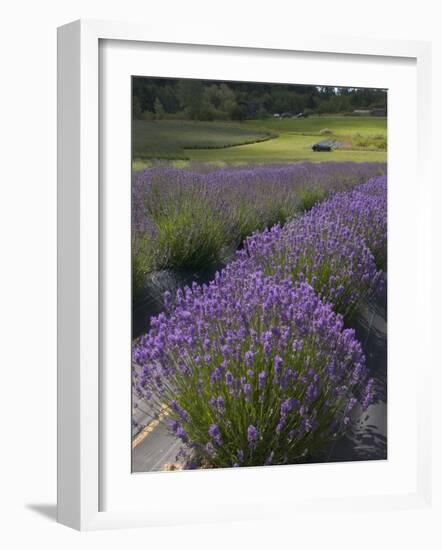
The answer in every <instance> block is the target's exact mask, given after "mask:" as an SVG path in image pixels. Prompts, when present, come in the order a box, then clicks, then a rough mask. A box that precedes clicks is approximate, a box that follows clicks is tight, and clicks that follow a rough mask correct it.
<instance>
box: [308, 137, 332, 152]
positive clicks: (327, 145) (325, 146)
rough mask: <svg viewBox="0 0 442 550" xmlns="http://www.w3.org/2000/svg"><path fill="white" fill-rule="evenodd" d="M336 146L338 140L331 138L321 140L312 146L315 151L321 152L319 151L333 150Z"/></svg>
mask: <svg viewBox="0 0 442 550" xmlns="http://www.w3.org/2000/svg"><path fill="white" fill-rule="evenodd" d="M335 147H336V142H335V141H333V140H331V139H326V140H324V141H320V142H319V143H315V144H314V145H313V146H312V149H313V151H316V152H319V151H333V149H334V148H335Z"/></svg>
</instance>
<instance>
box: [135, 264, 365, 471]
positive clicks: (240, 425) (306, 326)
mask: <svg viewBox="0 0 442 550" xmlns="http://www.w3.org/2000/svg"><path fill="white" fill-rule="evenodd" d="M234 267H235V269H229V270H227V271H224V272H222V273H221V274H218V276H217V277H216V279H215V281H213V282H212V283H211V284H210V285H208V286H199V285H196V284H195V285H193V287H192V289H190V288H187V289H186V290H185V291H184V292H181V291H179V292H178V295H177V298H176V303H175V304H174V306H173V307H171V309H170V310H169V311H167V312H166V313H162V314H160V315H159V316H158V317H157V318H156V319H155V320H154V321H153V322H152V329H151V331H150V332H149V333H148V334H147V335H146V336H144V337H142V338H141V339H140V341H139V343H138V344H137V345H136V346H135V347H134V350H133V360H134V362H135V364H137V365H138V366H140V367H141V371H140V374H139V375H137V377H136V379H135V384H136V388H137V390H138V392H139V394H140V395H141V396H142V397H143V398H144V399H147V400H149V401H151V402H153V403H154V404H156V407H157V408H160V407H162V406H163V404H164V403H166V404H168V405H169V407H170V420H169V427H170V429H171V430H172V431H173V433H174V434H175V435H176V436H177V437H179V438H180V439H181V440H182V442H183V443H184V444H185V445H186V446H187V447H188V449H190V450H191V454H192V459H193V461H196V462H197V464H199V465H200V464H203V465H206V466H211V467H228V466H250V465H264V464H285V463H294V462H300V461H303V460H305V459H306V458H307V456H309V455H311V454H312V453H315V452H317V451H318V450H320V449H322V448H324V446H325V445H327V444H328V443H330V441H332V440H333V439H334V438H335V437H336V436H337V435H338V434H339V433H341V432H342V430H343V429H345V426H346V425H347V424H348V423H349V414H350V411H351V410H352V408H353V407H354V406H355V404H356V403H358V402H359V403H361V404H362V406H363V407H366V406H368V404H369V403H370V400H371V387H372V384H371V382H370V381H369V380H368V378H367V372H366V368H365V363H364V356H363V354H362V351H361V347H360V345H359V343H358V342H357V340H356V339H355V337H354V332H353V330H350V329H344V327H343V321H342V318H341V317H340V316H339V315H336V314H335V313H334V312H333V310H332V308H331V306H330V305H328V304H324V303H323V302H322V301H321V300H320V299H319V298H318V297H317V296H316V295H315V293H314V291H313V289H312V288H311V287H310V286H309V285H308V284H306V283H300V284H297V285H295V286H293V284H292V283H291V281H289V280H283V281H280V282H276V281H275V279H274V278H272V277H265V276H264V275H263V274H262V273H261V272H256V273H250V272H248V271H247V268H246V267H245V266H244V265H243V264H241V263H236V264H235V266H234Z"/></svg>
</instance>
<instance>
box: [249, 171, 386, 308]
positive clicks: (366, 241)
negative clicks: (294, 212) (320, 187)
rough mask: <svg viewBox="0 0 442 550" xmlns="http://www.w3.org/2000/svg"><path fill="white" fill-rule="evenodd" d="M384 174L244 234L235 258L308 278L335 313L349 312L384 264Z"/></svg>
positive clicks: (252, 267)
mask: <svg viewBox="0 0 442 550" xmlns="http://www.w3.org/2000/svg"><path fill="white" fill-rule="evenodd" d="M386 191H387V184H386V177H384V176H382V177H377V178H373V179H371V180H370V181H369V182H367V183H366V184H363V185H360V186H358V187H357V188H356V189H355V190H353V191H350V192H344V193H337V194H335V195H333V197H331V198H330V199H328V200H326V201H324V202H322V203H320V204H318V205H316V206H315V207H313V208H312V209H311V210H310V211H309V212H308V213H306V214H305V215H303V216H302V217H300V218H298V219H295V220H294V221H292V222H290V223H288V224H287V225H286V226H285V227H284V228H282V227H281V226H279V225H276V226H274V227H272V228H271V229H270V230H266V231H263V232H261V233H256V234H254V235H252V236H251V237H249V238H247V239H246V241H245V243H244V248H243V250H241V251H239V252H238V261H240V262H244V263H246V264H248V269H249V270H251V271H253V270H257V269H262V270H263V271H264V272H265V273H266V274H267V275H277V276H278V277H279V278H285V277H291V278H292V279H293V280H294V281H307V282H309V283H310V284H311V285H312V286H313V288H314V289H315V291H316V292H317V294H318V295H319V296H320V297H321V298H322V299H323V300H325V301H327V302H330V303H331V304H332V305H333V307H334V308H335V311H338V312H340V313H342V314H344V315H349V314H351V313H352V312H353V311H354V309H355V308H356V307H357V305H358V303H359V302H360V301H361V300H362V299H364V298H366V297H368V296H369V295H371V294H372V293H373V292H376V291H377V290H378V289H379V285H380V284H381V283H382V280H383V276H382V273H381V271H378V269H377V266H376V261H375V257H376V258H377V260H378V261H377V263H378V265H379V266H380V267H384V266H385V263H386V244H387V243H386V239H387V233H386V230H387V226H386V224H387V194H386Z"/></svg>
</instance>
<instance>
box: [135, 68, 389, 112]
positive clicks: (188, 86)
mask: <svg viewBox="0 0 442 550" xmlns="http://www.w3.org/2000/svg"><path fill="white" fill-rule="evenodd" d="M132 93H133V103H132V105H133V118H135V119H161V118H184V119H190V120H245V119H254V118H265V117H268V116H273V115H275V114H276V113H277V114H287V115H296V114H299V113H304V114H305V115H309V114H313V113H316V114H325V113H352V112H354V111H355V110H370V109H375V108H380V109H386V104H387V92H386V90H382V89H374V88H343V87H332V86H304V85H293V84H267V83H254V82H221V81H213V80H191V79H171V78H145V77H134V78H133V79H132Z"/></svg>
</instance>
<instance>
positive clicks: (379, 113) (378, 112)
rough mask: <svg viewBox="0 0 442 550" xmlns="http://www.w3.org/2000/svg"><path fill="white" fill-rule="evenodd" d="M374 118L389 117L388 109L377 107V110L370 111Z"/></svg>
mask: <svg viewBox="0 0 442 550" xmlns="http://www.w3.org/2000/svg"><path fill="white" fill-rule="evenodd" d="M370 113H371V115H372V116H387V108H386V107H376V108H375V109H372V110H371V111H370Z"/></svg>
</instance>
